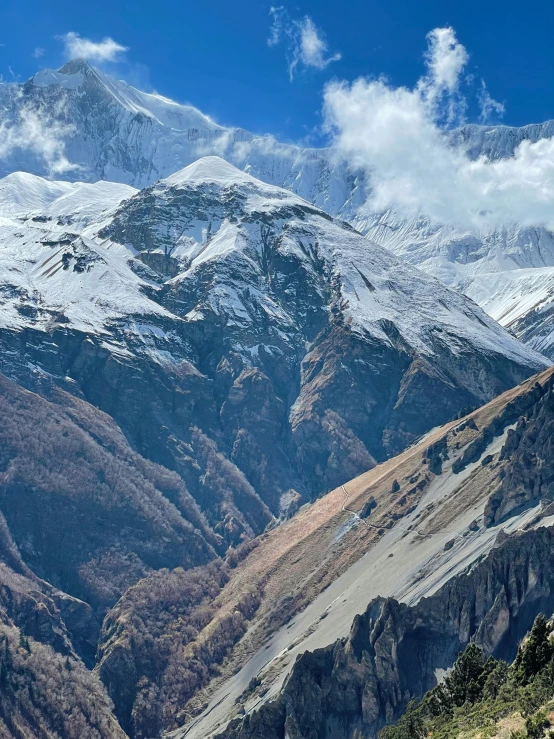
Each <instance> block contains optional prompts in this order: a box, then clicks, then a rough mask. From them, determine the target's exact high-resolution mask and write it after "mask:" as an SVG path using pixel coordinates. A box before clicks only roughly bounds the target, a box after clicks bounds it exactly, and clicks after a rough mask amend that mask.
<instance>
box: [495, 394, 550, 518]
mask: <svg viewBox="0 0 554 739" xmlns="http://www.w3.org/2000/svg"><path fill="white" fill-rule="evenodd" d="M553 388H554V384H553V383H552V381H551V382H549V383H548V384H547V386H546V387H545V388H544V391H543V392H542V393H539V394H538V398H537V399H536V402H535V403H534V405H533V406H532V407H531V408H530V409H529V410H528V411H527V413H526V414H525V415H522V417H521V418H520V419H519V420H518V423H517V425H516V427H515V429H510V431H509V432H508V438H507V439H506V444H505V445H504V448H503V450H502V457H501V458H502V461H503V462H504V469H503V477H502V481H501V483H500V486H499V489H498V491H497V492H495V494H494V495H492V496H491V498H490V500H489V503H488V505H487V508H486V511H485V522H486V523H487V525H492V524H495V523H498V522H499V521H501V520H502V519H504V518H506V517H508V516H510V515H513V514H514V512H515V511H517V510H518V509H519V508H521V507H522V506H525V505H529V504H530V503H532V502H536V501H538V500H543V501H544V502H545V504H546V505H548V504H551V503H552V501H553V500H554V470H553V469H552V464H551V460H552V430H553V429H552V425H553V419H554V390H553Z"/></svg>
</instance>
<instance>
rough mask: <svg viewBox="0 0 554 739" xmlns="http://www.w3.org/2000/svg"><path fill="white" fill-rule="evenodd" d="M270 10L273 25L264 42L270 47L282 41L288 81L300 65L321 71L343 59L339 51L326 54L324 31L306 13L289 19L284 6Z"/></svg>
mask: <svg viewBox="0 0 554 739" xmlns="http://www.w3.org/2000/svg"><path fill="white" fill-rule="evenodd" d="M269 13H270V15H271V17H272V24H271V29H270V35H269V38H268V40H267V43H268V45H269V46H277V45H278V44H280V43H283V44H284V46H285V51H286V55H287V59H288V63H289V77H290V79H291V80H292V79H293V78H294V75H295V73H296V72H297V70H298V69H299V68H301V67H311V68H312V69H319V70H321V69H325V67H327V66H328V65H329V64H331V63H332V62H336V61H338V60H339V59H341V58H342V55H341V54H340V53H339V52H336V53H334V54H329V53H328V51H329V47H328V44H327V40H326V38H325V35H324V33H323V31H322V30H321V29H320V28H318V27H317V26H316V25H315V23H314V22H313V20H312V19H311V18H310V17H309V16H308V15H306V16H305V17H304V18H302V19H301V20H291V18H290V17H289V15H288V13H287V11H286V10H285V8H284V7H283V6H279V7H271V8H270V10H269Z"/></svg>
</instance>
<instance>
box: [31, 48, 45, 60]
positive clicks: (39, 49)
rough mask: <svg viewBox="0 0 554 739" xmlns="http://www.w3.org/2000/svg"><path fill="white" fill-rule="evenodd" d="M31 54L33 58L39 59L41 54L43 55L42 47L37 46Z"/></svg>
mask: <svg viewBox="0 0 554 739" xmlns="http://www.w3.org/2000/svg"><path fill="white" fill-rule="evenodd" d="M33 56H34V57H35V59H40V57H41V56H44V49H43V48H42V47H41V46H37V47H36V49H35V50H34V51H33Z"/></svg>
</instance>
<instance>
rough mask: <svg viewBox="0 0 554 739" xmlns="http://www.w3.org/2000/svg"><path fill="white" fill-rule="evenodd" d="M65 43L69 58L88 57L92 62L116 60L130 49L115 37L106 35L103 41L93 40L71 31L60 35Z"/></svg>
mask: <svg viewBox="0 0 554 739" xmlns="http://www.w3.org/2000/svg"><path fill="white" fill-rule="evenodd" d="M60 38H61V39H62V41H63V43H64V47H65V53H66V56H67V57H68V58H69V59H75V58H80V59H87V60H88V61H90V62H116V61H118V60H119V59H120V58H121V57H122V55H123V54H124V53H125V52H126V51H128V47H127V46H122V45H121V44H118V43H117V41H114V40H113V38H110V37H109V36H106V37H105V38H103V39H102V41H91V40H90V39H88V38H83V37H82V36H79V34H78V33H75V31H69V33H66V34H64V35H63V36H61V37H60Z"/></svg>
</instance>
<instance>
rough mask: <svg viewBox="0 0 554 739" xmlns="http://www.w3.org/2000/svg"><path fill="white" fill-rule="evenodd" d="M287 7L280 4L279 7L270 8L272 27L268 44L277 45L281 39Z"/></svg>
mask: <svg viewBox="0 0 554 739" xmlns="http://www.w3.org/2000/svg"><path fill="white" fill-rule="evenodd" d="M284 13H285V8H284V7H283V6H282V5H280V6H279V7H275V6H273V5H272V6H271V8H270V9H269V15H270V16H271V17H272V22H271V28H270V29H269V38H268V39H267V45H268V46H277V44H278V43H279V42H280V41H281V35H282V33H283V15H284Z"/></svg>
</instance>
